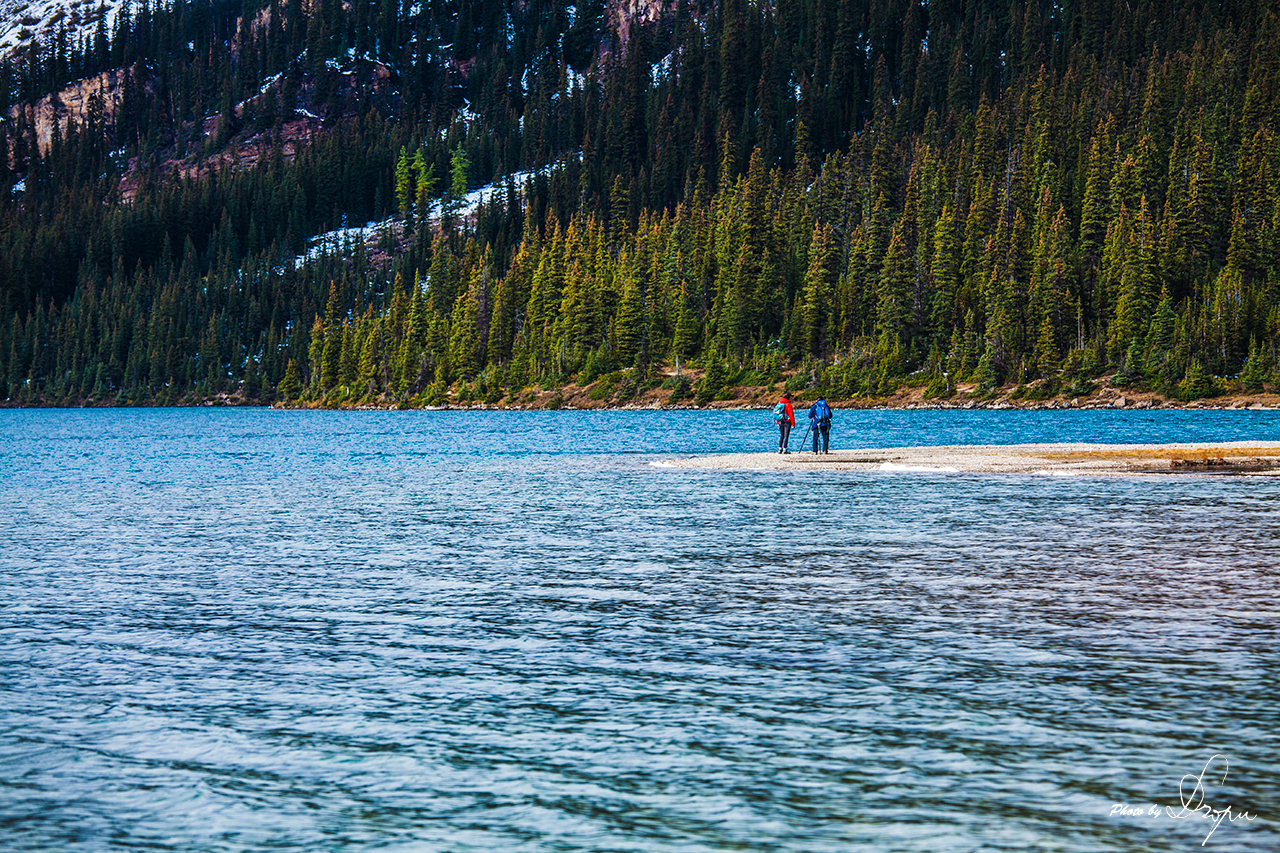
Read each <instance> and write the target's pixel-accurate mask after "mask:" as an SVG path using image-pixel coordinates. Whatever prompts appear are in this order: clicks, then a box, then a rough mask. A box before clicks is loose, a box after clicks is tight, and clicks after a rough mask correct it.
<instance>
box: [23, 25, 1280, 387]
mask: <svg viewBox="0 0 1280 853" xmlns="http://www.w3.org/2000/svg"><path fill="white" fill-rule="evenodd" d="M1278 24H1280V20H1278V17H1277V12H1276V11H1274V10H1273V7H1272V4H1271V3H1270V2H1267V0H1234V2H1232V0H1228V2H1208V0H1201V2H1196V0H1191V1H1190V2H1187V0H1079V2H1068V0H1061V2H1052V0H1029V1H1028V2H1013V0H1001V1H1000V2H997V1H996V0H929V2H920V0H844V2H840V1H839V0H777V2H764V3H759V2H746V0H692V2H686V0H676V2H670V0H640V1H639V2H628V3H625V4H624V3H621V2H613V0H610V2H608V3H606V2H603V0H582V2H579V3H576V4H575V3H569V2H565V0H528V2H518V3H508V2H501V0H479V2H469V0H456V1H455V2H445V0H425V2H418V3H412V4H411V3H408V2H403V3H401V2H397V0H370V1H369V2H364V1H363V0H356V2H349V3H348V2H341V0H306V2H304V0H275V2H271V3H263V2H261V0H239V2H231V0H196V2H182V0H179V2H177V3H175V4H174V5H173V6H172V8H163V7H152V6H149V5H147V4H145V3H144V4H142V5H141V6H138V7H134V8H133V9H132V10H131V11H126V12H122V13H121V14H119V15H118V16H117V17H116V18H115V20H114V26H113V27H112V28H110V29H108V28H107V27H106V26H105V24H103V25H102V26H98V27H97V28H96V30H95V32H94V33H93V35H92V36H89V37H86V38H84V39H81V40H80V41H74V40H70V39H67V38H65V37H64V38H54V39H52V40H50V41H49V43H47V44H41V43H33V44H32V46H31V47H29V48H27V49H25V50H23V51H22V52H20V53H18V54H15V55H13V56H12V57H10V58H8V59H6V60H4V61H3V62H0V114H3V115H5V116H6V118H5V120H4V121H3V122H0V318H3V322H2V324H0V399H4V398H6V397H7V398H8V400H9V402H10V404H33V405H38V404H51V403H72V402H82V401H91V402H98V403H116V404H151V403H157V404H167V403H178V402H183V401H192V400H197V399H203V398H208V397H212V396H215V395H219V394H232V393H234V394H235V395H237V396H238V397H240V398H243V399H248V400H251V401H261V402H269V401H273V400H276V401H279V400H282V399H283V400H293V401H325V402H327V403H330V404H338V405H351V404H357V403H361V402H371V403H376V404H379V405H388V404H409V405H418V404H430V403H439V402H443V401H445V400H447V399H455V400H456V399H463V400H481V401H486V402H498V401H500V400H502V399H504V398H505V399H510V398H511V397H512V396H514V395H515V394H517V393H518V392H519V391H520V389H523V388H526V387H529V386H531V385H534V384H538V385H541V386H543V387H547V388H552V387H556V386H559V385H562V384H564V383H567V382H570V381H576V383H577V384H579V385H586V384H588V383H591V382H593V381H596V380H598V379H600V378H601V377H603V381H602V382H601V383H600V385H599V386H598V387H599V388H601V389H602V390H601V394H607V395H613V396H612V398H613V399H621V398H623V397H625V396H626V395H628V394H634V393H636V392H637V390H639V389H643V388H644V387H653V386H655V385H657V384H658V383H659V382H661V381H662V380H664V379H666V377H665V375H664V372H663V368H664V367H667V366H670V365H673V364H675V363H676V362H677V360H679V363H680V364H681V365H683V366H686V367H694V368H697V369H698V371H699V373H702V372H705V373H704V375H702V379H701V380H700V382H699V384H698V386H697V387H696V388H688V387H687V385H686V384H685V383H682V382H680V381H677V380H666V381H667V387H669V388H672V396H673V397H675V398H676V399H680V398H681V397H683V396H686V395H697V397H698V399H700V400H703V401H705V400H707V399H709V398H712V397H714V396H716V395H717V394H722V393H724V392H723V391H722V389H723V388H724V387H725V386H726V385H734V384H756V385H760V384H768V383H772V382H780V381H786V382H788V384H789V385H790V387H793V388H795V389H807V390H808V391H809V392H816V391H818V390H822V391H825V392H826V393H827V394H828V395H830V396H832V397H833V398H839V399H845V398H851V397H874V396H877V395H883V394H885V393H888V392H889V391H891V390H893V388H895V387H896V386H897V385H898V384H900V383H903V382H911V383H915V384H918V385H920V386H922V387H925V388H926V389H927V394H928V395H929V396H936V397H946V396H949V395H952V394H954V393H955V390H954V389H955V386H956V385H957V384H958V383H960V382H969V383H976V385H977V387H978V392H979V393H980V392H982V391H985V390H988V389H991V388H994V387H996V386H998V385H1001V384H1004V385H1012V384H1016V385H1018V386H1019V388H1020V393H1024V394H1026V395H1028V396H1033V397H1037V396H1038V397H1042V398H1043V397H1048V396H1052V395H1054V394H1058V393H1061V392H1063V391H1067V392H1070V391H1071V390H1072V389H1076V388H1080V387H1083V386H1084V385H1087V383H1089V382H1090V381H1091V380H1093V379H1095V378H1096V377H1097V376H1099V375H1102V374H1104V373H1113V372H1114V373H1116V379H1115V381H1116V382H1118V383H1121V384H1124V383H1128V384H1131V385H1133V386H1138V387H1147V388H1150V389H1154V390H1158V391H1160V392H1161V393H1165V394H1168V395H1170V396H1178V397H1181V398H1183V399H1190V398H1194V397H1199V396H1205V395H1212V394H1214V393H1217V392H1219V391H1221V390H1224V389H1226V388H1230V387H1237V388H1243V389H1245V390H1252V391H1260V390H1262V389H1263V388H1264V387H1265V386H1270V385H1271V384H1272V383H1273V382H1276V381H1277V380H1278V379H1280V376H1277V372H1278V366H1280V361H1278V360H1277V352H1276V345H1277V343H1278V342H1280V302H1278V301H1277V298H1276V297H1277V283H1278V282H1280V270H1278V268H1277V267H1278V261H1280V145H1278V144H1277V134H1278V133H1280V127H1278V126H1277V123H1278V122H1280V26H1278ZM58 93H60V94H58ZM51 94H56V97H54V98H50V97H49V96H50V95H51ZM73 96H74V97H73ZM69 104H72V106H69ZM76 105H78V106H76ZM490 185H492V186H493V188H494V189H493V191H492V192H490V193H488V194H487V195H486V196H485V201H484V202H483V203H480V204H478V205H476V204H471V203H468V200H467V195H468V193H469V192H471V191H472V190H475V189H476V188H478V187H482V186H490ZM365 223H378V224H377V225H376V226H374V227H372V228H369V229H366V232H367V233H368V234H372V235H374V236H372V237H371V238H369V239H366V238H365V237H363V236H361V237H359V238H355V239H350V240H346V241H338V242H337V243H335V242H334V241H332V240H330V241H329V242H328V243H327V244H326V245H328V246H329V247H330V248H329V249H327V250H324V251H321V250H319V249H318V248H317V247H316V245H315V244H314V243H313V238H314V237H315V236H316V235H318V234H322V233H325V232H331V231H334V230H336V229H342V228H348V227H352V226H362V225H364V224H365Z"/></svg>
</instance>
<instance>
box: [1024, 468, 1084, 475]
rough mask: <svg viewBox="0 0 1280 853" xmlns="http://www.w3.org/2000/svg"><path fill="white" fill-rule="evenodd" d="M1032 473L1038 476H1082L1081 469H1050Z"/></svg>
mask: <svg viewBox="0 0 1280 853" xmlns="http://www.w3.org/2000/svg"><path fill="white" fill-rule="evenodd" d="M1031 473H1032V474H1034V475H1035V476H1037V477H1079V476H1080V472H1079V471H1051V470H1048V469H1046V470H1044V471H1032V472H1031Z"/></svg>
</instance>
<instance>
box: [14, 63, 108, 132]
mask: <svg viewBox="0 0 1280 853" xmlns="http://www.w3.org/2000/svg"><path fill="white" fill-rule="evenodd" d="M123 80H124V73H123V72H122V71H119V70H112V71H104V72H103V73H101V74H98V75H97V76H94V77H90V78H88V79H86V80H80V81H78V82H76V83H72V84H71V85H70V86H67V87H66V88H65V89H62V90H61V91H59V92H55V93H53V94H51V95H45V96H44V97H43V98H41V99H40V100H38V101H36V102H35V104H33V105H23V106H15V107H13V108H11V109H10V110H9V115H8V117H9V118H10V119H14V118H16V117H17V115H18V113H19V111H22V110H25V112H26V118H27V122H28V123H30V124H31V125H32V126H33V127H34V128H35V131H36V143H37V144H38V145H39V146H40V151H41V152H46V151H48V150H49V143H50V141H51V140H52V138H53V124H54V122H55V121H56V122H57V123H58V126H59V127H66V125H67V122H69V121H74V122H75V123H76V125H77V126H80V127H83V126H84V124H85V119H86V117H87V116H88V114H89V108H90V100H91V99H92V98H93V96H94V95H95V94H96V95H98V96H99V98H100V99H101V109H102V117H103V118H104V119H106V120H107V121H110V120H111V119H113V118H114V117H115V114H116V109H117V107H118V106H119V104H120V85H121V83H122V82H123Z"/></svg>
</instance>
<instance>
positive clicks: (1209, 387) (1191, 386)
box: [1178, 359, 1222, 401]
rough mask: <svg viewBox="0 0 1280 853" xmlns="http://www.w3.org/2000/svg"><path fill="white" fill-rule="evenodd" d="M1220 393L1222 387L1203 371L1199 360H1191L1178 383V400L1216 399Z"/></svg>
mask: <svg viewBox="0 0 1280 853" xmlns="http://www.w3.org/2000/svg"><path fill="white" fill-rule="evenodd" d="M1221 393H1222V385H1221V384H1220V383H1219V382H1218V380H1217V379H1216V378H1215V377H1213V376H1211V375H1209V373H1208V372H1206V371H1205V369H1204V365H1202V364H1201V363H1200V360H1199V359H1192V360H1191V366H1190V367H1188V368H1187V374H1186V376H1184V377H1183V379H1182V381H1181V382H1179V383H1178V399H1179V400H1183V401H1190V400H1199V399H1202V398H1204V397H1216V396H1218V395H1219V394H1221Z"/></svg>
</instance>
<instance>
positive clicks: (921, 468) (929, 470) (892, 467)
mask: <svg viewBox="0 0 1280 853" xmlns="http://www.w3.org/2000/svg"><path fill="white" fill-rule="evenodd" d="M880 470H881V471H910V472H915V473H924V474H959V473H960V469H959V468H951V467H949V466H948V467H945V468H943V467H936V466H933V465H903V464H902V463H900V462H885V463H884V464H882V465H881V466H880Z"/></svg>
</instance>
